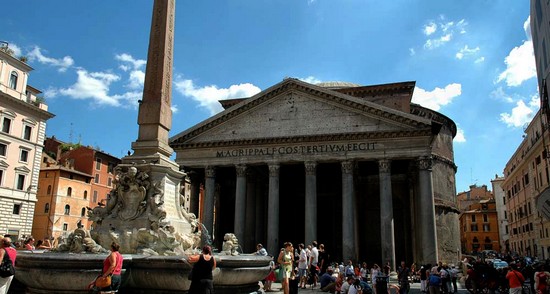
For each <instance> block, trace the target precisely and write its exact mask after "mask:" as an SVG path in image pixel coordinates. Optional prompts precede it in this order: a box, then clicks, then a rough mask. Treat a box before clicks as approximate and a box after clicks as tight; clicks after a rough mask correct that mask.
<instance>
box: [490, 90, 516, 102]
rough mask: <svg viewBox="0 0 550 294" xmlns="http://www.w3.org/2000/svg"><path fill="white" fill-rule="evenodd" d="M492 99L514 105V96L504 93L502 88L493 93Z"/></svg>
mask: <svg viewBox="0 0 550 294" xmlns="http://www.w3.org/2000/svg"><path fill="white" fill-rule="evenodd" d="M491 97H493V98H496V99H498V100H502V101H505V102H508V103H514V99H513V98H512V96H510V95H508V94H507V93H506V92H504V89H502V87H498V88H496V89H495V90H493V92H491Z"/></svg>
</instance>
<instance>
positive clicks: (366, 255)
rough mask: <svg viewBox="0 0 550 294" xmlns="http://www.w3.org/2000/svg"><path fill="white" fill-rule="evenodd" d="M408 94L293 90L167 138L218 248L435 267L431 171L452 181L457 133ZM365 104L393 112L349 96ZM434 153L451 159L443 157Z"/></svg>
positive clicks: (404, 88) (233, 104)
mask: <svg viewBox="0 0 550 294" xmlns="http://www.w3.org/2000/svg"><path fill="white" fill-rule="evenodd" d="M413 88H414V83H411V82H407V83H400V84H391V85H378V86H370V88H369V87H343V88H338V89H326V88H323V87H318V86H315V85H311V84H308V83H304V82H301V81H298V80H295V79H286V80H284V81H283V82H281V83H279V84H277V85H275V86H273V87H271V88H269V89H267V90H266V91H263V92H261V93H259V94H257V95H256V96H253V97H251V98H248V99H237V100H232V101H226V102H225V104H224V107H226V110H225V111H223V112H222V113H220V114H218V115H216V116H214V117H212V118H210V119H208V120H206V121H204V122H203V123H200V124H198V125H196V126H194V127H192V128H190V129H188V130H186V131H184V132H182V133H180V134H178V135H176V136H174V137H173V138H172V139H171V143H170V145H171V147H172V148H174V150H175V151H176V154H177V156H176V162H177V163H178V164H179V165H180V167H182V168H183V169H184V170H185V171H186V172H188V173H189V174H191V177H190V179H191V185H192V197H191V200H190V201H191V205H190V207H191V210H192V212H194V213H195V214H198V215H199V218H200V220H201V222H202V223H203V224H204V225H205V227H206V229H207V230H208V231H209V233H210V234H211V235H212V236H213V237H214V240H215V242H214V243H215V244H216V245H217V246H218V247H221V241H222V240H223V235H224V234H225V233H228V232H233V233H235V234H236V236H237V237H238V238H239V241H240V243H241V245H242V247H243V250H244V252H252V251H254V246H255V244H256V243H264V245H266V247H267V250H268V252H269V253H270V254H272V255H275V254H276V253H277V252H278V251H279V249H280V248H281V247H282V244H283V242H285V241H291V242H293V243H299V242H305V243H311V241H313V240H317V241H318V242H319V243H324V244H325V247H326V249H327V251H329V252H330V254H331V255H332V256H333V257H334V258H335V260H343V259H349V258H351V259H353V260H366V261H371V262H379V263H382V262H383V263H386V262H390V264H392V265H393V266H395V264H396V261H397V260H408V261H412V260H415V261H420V262H422V261H425V262H435V261H438V260H440V257H439V256H438V252H439V251H441V250H440V249H441V248H438V242H437V240H438V236H437V228H436V223H437V222H436V207H437V204H436V203H435V201H434V197H435V194H434V186H435V187H438V188H439V184H437V183H436V184H435V185H434V183H433V175H432V172H431V169H432V167H433V166H434V165H435V166H437V168H440V167H443V169H441V170H442V171H444V172H445V173H446V174H445V176H447V177H452V178H453V179H454V171H455V168H456V167H455V166H454V164H453V163H452V136H453V135H454V133H453V132H454V131H456V130H454V131H453V128H455V126H454V124H453V123H452V121H451V120H449V119H448V118H446V117H444V116H442V115H441V117H440V119H439V120H437V119H434V117H436V115H437V113H436V112H433V111H431V110H428V109H425V108H422V107H420V106H417V105H412V106H411V104H410V97H411V95H412V89H413ZM353 89H355V90H354V91H352V90H353ZM346 91H347V92H348V94H345V93H342V92H346ZM360 93H361V94H360ZM365 93H371V94H372V93H374V94H375V95H374V97H378V98H380V97H386V101H382V102H380V100H377V102H378V103H374V102H372V101H371V100H372V97H370V96H369V97H368V98H364V97H359V98H358V97H355V96H354V95H364V94H365ZM380 95H382V96H380ZM390 100H391V101H390ZM404 101H405V102H406V103H404ZM390 102H391V103H390ZM392 103H393V108H391V107H387V106H385V105H392ZM222 104H223V103H222ZM405 104H406V105H405ZM411 108H412V109H411ZM404 110H405V111H404ZM415 112H416V113H417V114H412V113H415ZM436 118H437V117H436ZM447 137H448V138H447ZM434 142H435V144H438V146H440V147H445V148H446V149H449V150H445V148H441V150H442V151H443V152H437V151H438V150H434V148H433V146H434ZM441 143H444V144H441ZM448 143H450V145H449V144H448ZM441 150H440V151H441ZM449 154H450V155H451V156H449ZM449 157H450V158H449ZM201 184H202V185H204V187H205V193H204V195H203V197H204V199H202V201H199V199H198V198H199V196H200V194H199V193H198V189H197V188H196V187H199V186H200V185H201ZM449 188H450V189H452V190H453V191H439V192H438V193H439V195H443V196H445V197H448V196H449V195H453V196H454V180H453V186H452V187H449ZM439 190H441V189H439ZM451 199H452V198H450V197H449V200H451ZM199 202H200V203H203V204H202V205H201V207H200V208H199V206H198V205H197V204H198V203H199ZM448 202H449V201H447V202H446V203H448ZM427 206H428V207H427ZM451 206H452V205H451ZM439 207H442V206H439ZM443 208H445V207H443ZM450 222H451V223H452V220H450ZM456 229H458V228H456ZM453 230H454V228H453ZM446 238H454V237H449V236H447V237H446ZM453 241H454V240H453ZM456 242H457V244H458V240H456ZM457 248H458V247H457ZM394 268H395V267H394Z"/></svg>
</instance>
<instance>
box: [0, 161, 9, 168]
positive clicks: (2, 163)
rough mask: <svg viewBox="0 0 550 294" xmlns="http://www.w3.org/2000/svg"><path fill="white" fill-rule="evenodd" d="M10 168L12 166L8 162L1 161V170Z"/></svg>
mask: <svg viewBox="0 0 550 294" xmlns="http://www.w3.org/2000/svg"><path fill="white" fill-rule="evenodd" d="M9 166H10V165H9V164H8V163H7V162H5V161H3V160H0V168H8V167H9Z"/></svg>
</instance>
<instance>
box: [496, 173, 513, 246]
mask: <svg viewBox="0 0 550 294" xmlns="http://www.w3.org/2000/svg"><path fill="white" fill-rule="evenodd" d="M502 182H504V177H499V176H498V175H495V178H494V179H492V180H491V185H492V186H493V195H494V197H495V203H496V209H497V219H498V234H499V241H500V250H501V252H502V253H505V252H509V251H510V243H509V241H508V239H510V234H509V230H508V211H507V210H506V193H505V192H504V190H503V189H502Z"/></svg>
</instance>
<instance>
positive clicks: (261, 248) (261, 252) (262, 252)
mask: <svg viewBox="0 0 550 294" xmlns="http://www.w3.org/2000/svg"><path fill="white" fill-rule="evenodd" d="M254 254H255V255H260V256H267V250H265V248H264V246H263V245H262V244H258V245H256V253H254Z"/></svg>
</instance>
